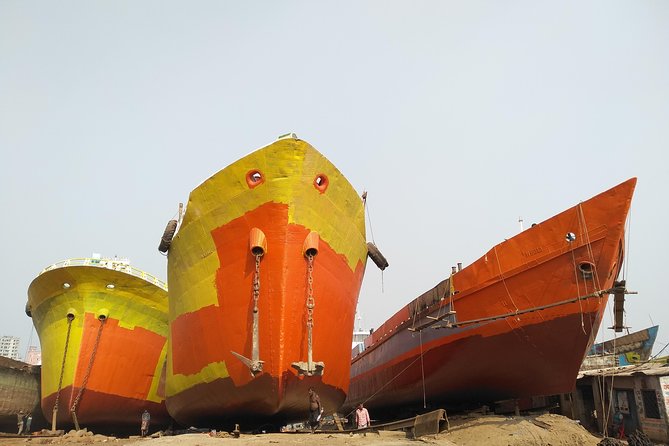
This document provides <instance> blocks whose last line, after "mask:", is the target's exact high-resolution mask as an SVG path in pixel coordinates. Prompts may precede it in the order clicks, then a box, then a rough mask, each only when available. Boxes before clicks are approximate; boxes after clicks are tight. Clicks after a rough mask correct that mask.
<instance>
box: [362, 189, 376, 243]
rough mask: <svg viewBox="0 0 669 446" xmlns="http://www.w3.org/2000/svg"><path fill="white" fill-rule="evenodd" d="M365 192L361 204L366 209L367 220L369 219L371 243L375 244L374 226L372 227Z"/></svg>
mask: <svg viewBox="0 0 669 446" xmlns="http://www.w3.org/2000/svg"><path fill="white" fill-rule="evenodd" d="M366 194H367V193H366V192H365V200H364V201H363V206H365V210H366V211H367V221H369V233H370V234H371V236H372V243H374V244H375V245H376V241H374V228H372V215H371V213H370V212H369V205H368V204H367V195H366Z"/></svg>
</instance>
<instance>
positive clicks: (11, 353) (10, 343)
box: [0, 336, 20, 360]
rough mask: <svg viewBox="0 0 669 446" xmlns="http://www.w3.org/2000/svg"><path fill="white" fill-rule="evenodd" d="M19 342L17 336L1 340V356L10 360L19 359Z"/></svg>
mask: <svg viewBox="0 0 669 446" xmlns="http://www.w3.org/2000/svg"><path fill="white" fill-rule="evenodd" d="M19 341H20V338H18V337H16V336H3V337H1V338H0V356H4V357H5V358H10V359H15V360H18V359H19Z"/></svg>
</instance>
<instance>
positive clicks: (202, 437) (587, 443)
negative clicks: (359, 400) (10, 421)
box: [0, 414, 600, 446]
mask: <svg viewBox="0 0 669 446" xmlns="http://www.w3.org/2000/svg"><path fill="white" fill-rule="evenodd" d="M449 424H450V429H447V430H443V431H442V432H441V433H439V434H437V435H428V436H424V437H421V438H419V439H417V440H412V439H409V438H407V436H406V434H405V433H404V432H390V431H381V432H379V433H367V434H366V435H364V436H363V435H362V434H344V433H336V432H331V433H330V432H323V433H316V434H309V433H281V434H258V435H251V434H241V436H240V437H239V438H234V437H232V436H231V435H230V434H228V433H225V432H219V433H217V434H216V435H215V436H212V435H211V434H207V433H195V434H184V435H177V436H163V437H158V438H138V437H130V438H114V437H107V436H104V435H98V434H93V433H91V432H88V433H84V432H83V431H80V432H70V433H68V434H66V435H64V436H61V437H51V438H47V437H41V438H38V437H22V438H6V437H0V446H19V445H21V446H32V445H54V446H59V445H73V446H78V445H96V444H99V443H102V444H104V443H108V444H109V443H111V444H114V445H119V446H135V445H141V446H170V445H173V446H176V445H185V446H226V445H237V446H255V445H313V444H319V445H341V446H344V445H346V446H403V445H412V446H415V445H416V444H428V445H438V446H470V445H486V446H487V445H490V446H549V445H550V446H595V445H597V443H598V442H599V441H600V438H597V437H595V436H593V435H592V434H590V433H589V432H587V431H586V430H585V429H584V428H583V427H582V426H581V425H580V424H578V423H577V422H575V421H573V420H570V419H569V418H566V417H563V416H560V415H552V414H545V415H540V416H526V417H504V416H499V415H488V416H477V417H469V418H457V419H451V420H450V421H449ZM102 444H100V445H99V446H102Z"/></svg>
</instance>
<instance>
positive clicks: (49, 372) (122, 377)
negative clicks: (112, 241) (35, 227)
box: [26, 256, 170, 432]
mask: <svg viewBox="0 0 669 446" xmlns="http://www.w3.org/2000/svg"><path fill="white" fill-rule="evenodd" d="M26 312H27V313H28V315H29V316H31V317H32V319H33V324H34V325H35V328H36V330H37V333H38V335H39V338H40V343H41V346H42V378H41V381H42V382H41V385H42V401H41V406H42V411H43V413H44V416H45V418H46V419H47V420H48V421H50V422H51V421H55V424H56V426H57V427H58V428H59V429H62V428H64V427H72V426H75V427H76V425H77V424H79V425H80V426H81V427H82V428H83V427H88V428H94V429H96V430H97V431H110V430H111V431H112V432H123V431H124V430H137V429H138V426H139V420H140V416H141V414H142V411H143V410H144V409H147V410H148V411H149V413H150V414H151V422H152V426H155V427H156V428H159V427H160V426H163V427H164V426H166V425H167V424H168V423H169V420H170V418H169V415H168V414H167V409H166V407H165V401H164V399H165V397H164V390H165V388H164V381H165V371H164V367H165V358H166V354H167V286H166V284H165V283H164V282H162V281H160V280H158V279H157V278H156V277H154V276H152V275H150V274H147V273H145V272H144V271H141V270H138V269H137V268H134V267H132V266H131V265H130V263H129V262H128V261H127V260H123V259H108V258H101V257H100V256H94V257H93V258H77V259H70V260H65V261H63V262H59V263H56V264H53V265H50V266H48V267H47V268H45V269H44V270H43V271H42V272H41V273H40V274H39V275H38V276H37V278H35V279H34V280H33V282H32V283H31V284H30V287H29V289H28V304H27V305H26ZM54 417H55V419H54Z"/></svg>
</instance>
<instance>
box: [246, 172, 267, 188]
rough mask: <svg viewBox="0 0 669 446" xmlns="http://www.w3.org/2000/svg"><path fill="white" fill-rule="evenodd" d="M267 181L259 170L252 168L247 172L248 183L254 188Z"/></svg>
mask: <svg viewBox="0 0 669 446" xmlns="http://www.w3.org/2000/svg"><path fill="white" fill-rule="evenodd" d="M264 182H265V176H264V175H263V174H262V172H261V171H259V170H250V171H249V172H248V173H247V174H246V184H248V186H249V187H250V188H251V189H253V188H254V187H256V186H259V185H261V184H262V183H264Z"/></svg>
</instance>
